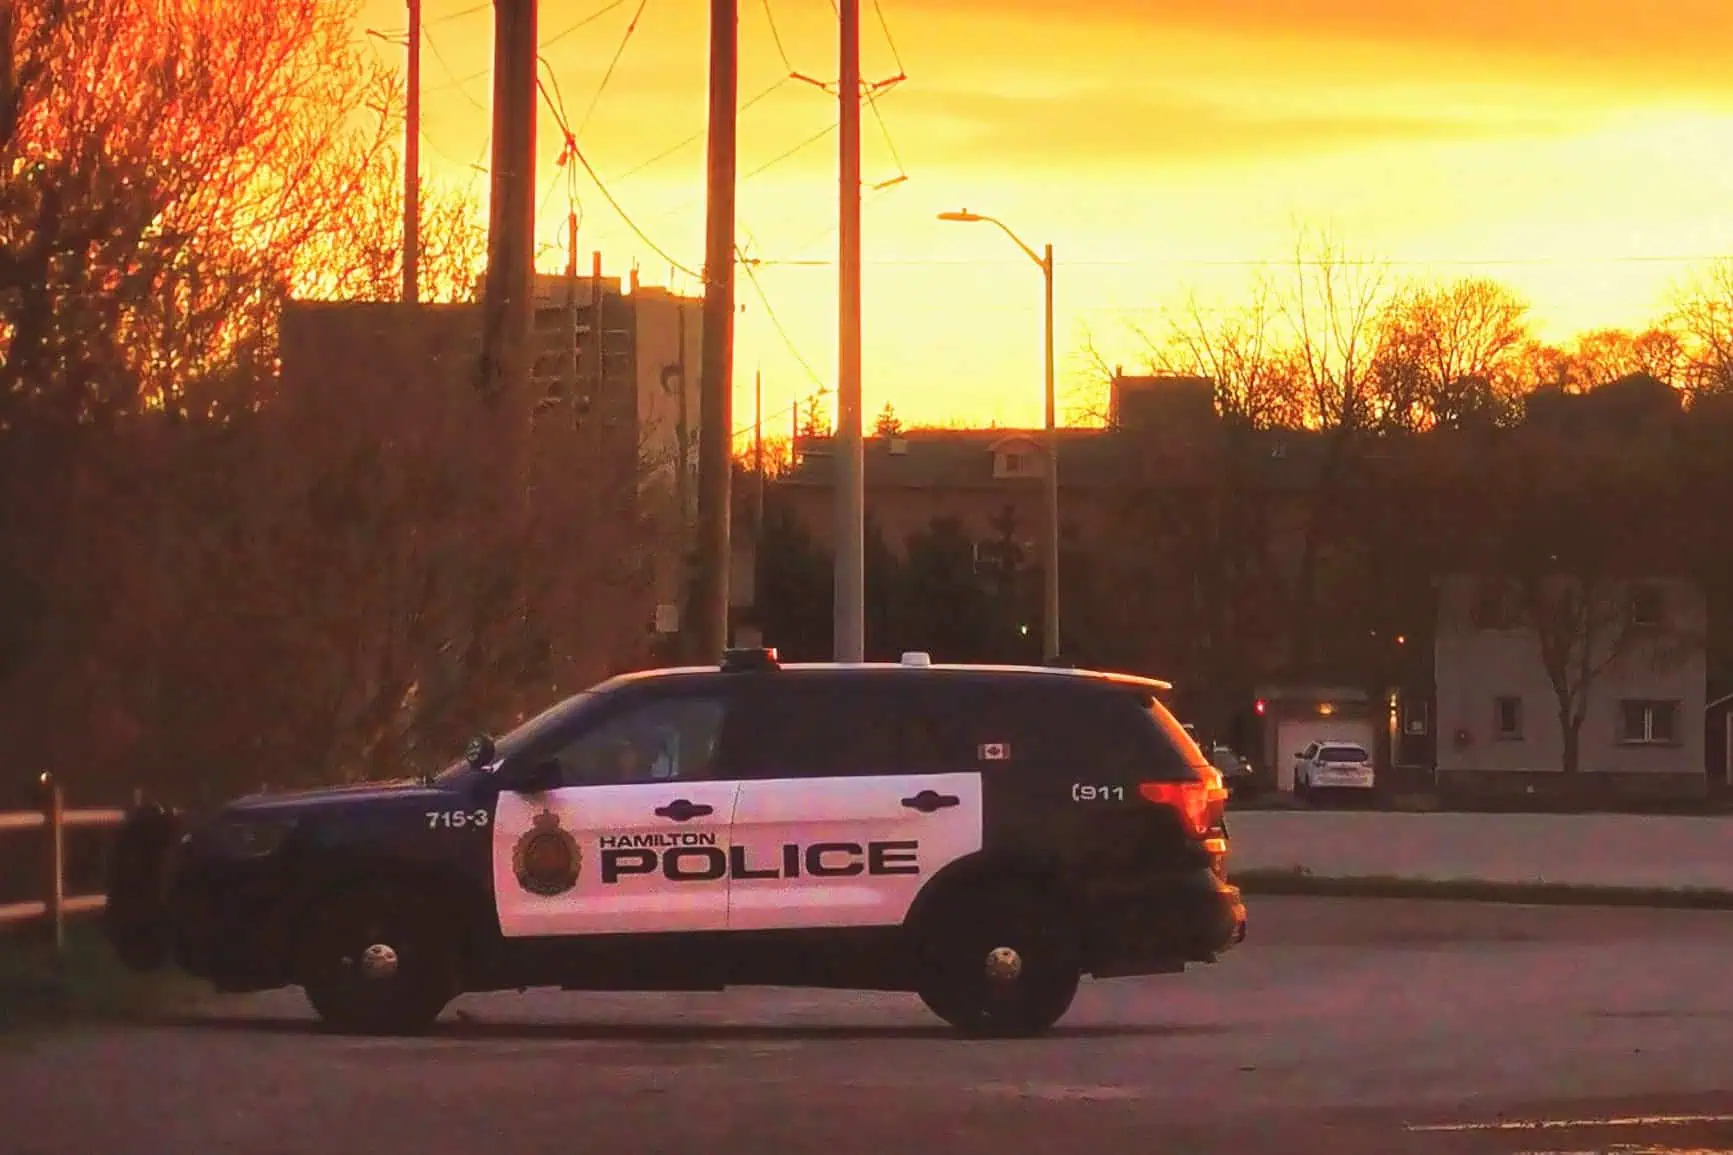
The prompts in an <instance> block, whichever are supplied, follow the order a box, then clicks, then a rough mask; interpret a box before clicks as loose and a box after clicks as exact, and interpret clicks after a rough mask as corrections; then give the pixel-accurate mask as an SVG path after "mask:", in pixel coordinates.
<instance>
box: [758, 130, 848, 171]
mask: <svg viewBox="0 0 1733 1155" xmlns="http://www.w3.org/2000/svg"><path fill="white" fill-rule="evenodd" d="M835 131H836V125H834V124H827V125H825V126H824V127H823V128H821V129H819V130H818V131H817V132H815V133H813V134H812V135H811V136H809V137H807V138H806V139H805V140H803V141H801V142H800V143H799V144H797V145H794V146H793V147H792V148H785V149H783V150H782V151H781V152H779V153H777V154H776V155H775V156H773V157H771V158H770V159H769V160H767V161H765V162H764V163H763V164H761V165H759V166H758V167H757V168H755V169H753V170H752V171H750V172H748V173H746V174H745V175H743V176H742V177H741V178H740V179H741V180H751V179H752V178H753V177H755V176H758V175H759V174H761V173H763V172H764V171H765V170H766V169H770V168H774V167H775V166H777V165H779V164H781V163H782V162H783V161H785V160H787V159H788V158H789V157H791V156H793V155H795V154H796V153H798V152H802V151H804V150H806V149H809V148H811V147H812V146H813V145H815V144H817V143H818V142H819V141H821V140H823V139H824V138H825V137H827V136H829V135H830V134H831V133H833V132H835Z"/></svg>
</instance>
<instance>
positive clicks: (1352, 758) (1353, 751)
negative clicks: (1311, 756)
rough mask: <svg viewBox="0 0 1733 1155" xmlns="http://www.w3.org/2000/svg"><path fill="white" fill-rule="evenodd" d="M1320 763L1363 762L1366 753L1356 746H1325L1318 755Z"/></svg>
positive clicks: (1365, 758) (1365, 759)
mask: <svg viewBox="0 0 1733 1155" xmlns="http://www.w3.org/2000/svg"><path fill="white" fill-rule="evenodd" d="M1318 759H1319V761H1321V762H1365V761H1367V757H1366V751H1364V750H1362V749H1361V748H1360V747H1358V746H1326V747H1324V748H1323V750H1321V751H1320V752H1319V754H1318Z"/></svg>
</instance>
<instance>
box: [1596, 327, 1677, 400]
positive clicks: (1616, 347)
mask: <svg viewBox="0 0 1733 1155" xmlns="http://www.w3.org/2000/svg"><path fill="white" fill-rule="evenodd" d="M1571 352H1572V356H1573V358H1574V360H1575V362H1576V366H1577V373H1578V377H1579V379H1580V380H1581V381H1582V382H1583V383H1584V385H1585V386H1586V387H1587V388H1589V389H1598V388H1599V387H1600V386H1602V385H1606V384H1608V383H1609V382H1613V381H1618V380H1622V379H1624V378H1626V377H1635V376H1639V375H1640V376H1644V377H1652V378H1654V379H1655V380H1657V381H1659V382H1661V383H1662V384H1664V385H1674V386H1677V385H1681V384H1683V382H1684V377H1685V369H1686V365H1687V362H1688V360H1689V358H1688V357H1687V356H1686V352H1685V344H1684V342H1683V341H1682V340H1681V339H1680V337H1679V336H1678V334H1676V333H1674V332H1672V331H1671V330H1669V329H1665V328H1651V329H1645V330H1643V331H1641V332H1632V331H1631V330H1628V329H1596V330H1593V331H1591V332H1588V333H1583V334H1582V335H1580V336H1579V337H1578V338H1577V339H1576V343H1575V345H1574V347H1573V348H1572V350H1571Z"/></svg>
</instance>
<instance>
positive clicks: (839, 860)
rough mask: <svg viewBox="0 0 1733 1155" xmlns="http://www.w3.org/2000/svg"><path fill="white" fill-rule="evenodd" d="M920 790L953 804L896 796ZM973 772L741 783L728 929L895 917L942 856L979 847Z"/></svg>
mask: <svg viewBox="0 0 1733 1155" xmlns="http://www.w3.org/2000/svg"><path fill="white" fill-rule="evenodd" d="M923 792H929V793H931V794H933V795H937V796H939V797H941V798H944V799H955V803H954V804H953V805H948V806H944V807H942V808H939V809H934V810H931V811H930V812H928V811H923V810H921V809H918V808H915V807H911V806H907V805H904V800H905V799H907V800H916V799H917V798H918V797H919V796H920V795H921V794H922V793H923ZM981 821H982V810H981V776H980V775H979V774H976V773H961V774H902V775H885V776H882V777H859V778H856V777H851V778H785V779H773V780H767V781H747V782H742V783H741V784H740V797H739V799H738V801H737V802H736V804H735V808H734V830H733V838H734V843H735V846H736V848H737V849H736V851H735V853H736V854H737V855H738V856H739V857H738V858H737V859H736V860H735V869H734V880H733V885H732V886H731V887H730V889H729V895H728V928H729V929H730V930H778V929H789V928H799V927H867V926H896V925H898V924H900V923H901V922H902V921H903V918H904V917H905V916H906V915H907V914H908V910H909V907H910V905H911V904H913V902H914V900H915V896H916V895H917V894H919V893H920V891H921V888H922V887H923V886H925V885H926V883H927V881H928V880H929V879H931V878H932V877H933V875H935V874H937V873H938V872H939V871H940V870H942V869H943V868H944V867H945V866H947V865H949V864H950V863H952V862H955V861H956V860H957V859H959V858H962V857H964V856H965V855H968V854H972V853H974V852H975V851H977V850H979V849H980V848H981V837H982V831H981Z"/></svg>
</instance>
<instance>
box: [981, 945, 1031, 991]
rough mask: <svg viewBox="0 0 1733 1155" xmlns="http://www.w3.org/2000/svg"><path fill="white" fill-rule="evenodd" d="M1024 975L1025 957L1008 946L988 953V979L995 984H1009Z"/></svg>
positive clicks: (999, 947) (996, 948)
mask: <svg viewBox="0 0 1733 1155" xmlns="http://www.w3.org/2000/svg"><path fill="white" fill-rule="evenodd" d="M1022 973H1023V956H1022V955H1020V954H1018V953H1017V952H1016V951H1015V950H1013V949H1012V948H1011V947H1008V946H998V947H994V948H993V949H992V950H990V951H988V952H987V977H988V978H989V979H991V980H993V981H994V982H1001V983H1007V982H1012V981H1014V980H1016V979H1017V978H1018V977H1019V976H1021V975H1022Z"/></svg>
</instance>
